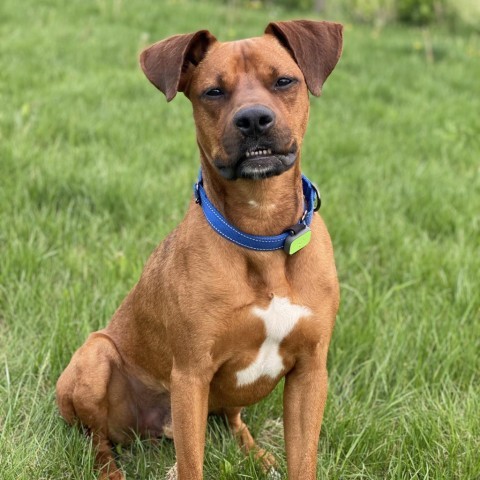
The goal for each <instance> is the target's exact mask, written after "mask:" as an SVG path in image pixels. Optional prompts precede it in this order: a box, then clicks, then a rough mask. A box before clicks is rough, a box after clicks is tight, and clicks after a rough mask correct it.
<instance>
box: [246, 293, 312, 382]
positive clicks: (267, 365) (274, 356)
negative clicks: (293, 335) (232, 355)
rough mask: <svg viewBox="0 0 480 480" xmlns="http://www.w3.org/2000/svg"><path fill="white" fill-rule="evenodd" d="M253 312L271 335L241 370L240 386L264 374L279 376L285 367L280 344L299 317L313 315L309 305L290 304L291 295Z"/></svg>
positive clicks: (277, 298) (273, 300)
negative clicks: (254, 356)
mask: <svg viewBox="0 0 480 480" xmlns="http://www.w3.org/2000/svg"><path fill="white" fill-rule="evenodd" d="M252 313H253V314H254V315H256V316H257V317H259V318H261V319H262V320H263V322H264V323H265V330H266V333H267V338H265V340H264V342H263V343H262V345H261V347H260V350H259V351H258V355H257V358H256V359H255V360H254V362H253V363H251V364H250V365H249V366H248V367H247V368H244V369H243V370H240V371H239V372H237V386H239V387H241V386H243V385H249V384H250V383H253V382H255V381H256V380H258V379H259V378H260V377H262V376H268V377H271V378H276V377H277V376H278V375H279V374H280V373H281V371H282V370H283V359H282V357H281V356H280V343H281V342H282V340H283V339H284V338H285V337H286V336H287V335H288V334H289V333H290V332H291V331H292V330H293V328H294V327H295V325H296V323H297V322H298V320H299V319H300V318H302V317H307V316H309V315H311V314H312V311H311V310H310V309H309V308H307V307H302V306H301V305H295V304H293V303H290V300H289V299H288V298H281V297H273V299H272V301H271V302H270V305H269V306H268V307H267V308H266V309H263V308H258V307H253V309H252Z"/></svg>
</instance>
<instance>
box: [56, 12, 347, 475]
mask: <svg viewBox="0 0 480 480" xmlns="http://www.w3.org/2000/svg"><path fill="white" fill-rule="evenodd" d="M341 48H342V27H341V25H338V24H334V23H329V22H313V21H293V22H278V23H271V24H270V25H268V27H267V29H266V31H265V35H263V36H262V37H258V38H252V39H247V40H241V41H236V42H228V43H220V42H218V41H216V39H215V38H214V37H213V36H212V35H211V34H210V33H209V32H208V31H205V30H203V31H199V32H196V33H193V34H189V35H176V36H173V37H170V38H167V39H166V40H164V41H162V42H158V43H156V44H154V45H152V46H151V47H149V48H147V49H146V50H145V51H144V52H143V53H142V55H141V66H142V68H143V71H144V72H145V74H146V76H147V77H148V79H149V80H150V81H151V82H152V83H153V84H154V85H155V86H156V87H157V88H158V89H160V90H161V91H162V92H163V93H165V95H166V97H167V100H171V99H172V98H173V97H174V96H175V94H176V92H177V91H182V92H184V93H185V95H186V96H187V97H188V98H189V99H190V101H191V102H192V104H193V114H194V118H195V123H196V128H197V142H198V146H199V148H200V161H201V168H202V172H203V185H204V189H205V192H206V195H208V198H209V199H210V201H211V202H212V204H213V205H214V206H215V207H216V208H217V210H218V212H220V214H221V215H223V217H224V218H225V219H227V221H228V222H229V223H230V224H233V225H234V226H235V227H236V228H237V229H239V230H240V231H242V232H245V233H246V234H254V235H278V234H279V233H281V232H284V231H285V230H288V229H289V228H290V227H291V226H292V225H296V224H299V219H302V218H303V213H304V209H305V200H304V195H303V192H302V180H301V171H300V148H301V145H302V139H303V136H304V133H305V129H306V126H307V119H308V112H309V102H308V90H310V92H312V93H313V94H315V95H319V94H320V91H321V87H322V84H323V82H324V81H325V80H326V78H327V77H328V75H329V74H330V73H331V71H332V70H333V68H334V67H335V65H336V63H337V61H338V59H339V57H340V53H341ZM202 208H203V207H202V205H199V204H198V203H197V202H195V201H194V199H192V201H191V203H190V206H189V209H188V212H187V214H186V216H185V218H184V220H183V221H182V223H181V224H180V225H179V226H178V227H177V228H176V229H175V230H174V231H173V232H172V233H171V234H170V235H169V236H168V237H167V238H166V239H165V241H164V242H163V243H162V244H161V245H160V246H159V247H158V248H157V249H156V250H155V251H154V253H153V254H152V256H151V257H150V259H149V260H148V262H147V264H146V266H145V269H144V271H143V274H142V276H141V278H140V280H139V282H138V283H137V285H136V286H135V287H134V288H133V290H132V291H131V292H130V293H129V294H128V296H127V297H126V299H125V300H124V301H123V303H122V304H121V306H120V307H119V309H118V310H117V311H116V313H115V315H114V316H113V319H112V320H111V322H110V323H109V325H108V326H107V327H106V328H105V329H103V330H100V331H98V332H95V333H92V334H91V335H90V336H89V338H88V339H87V341H86V343H85V344H84V345H83V346H82V347H81V348H80V349H79V350H78V351H77V352H76V353H75V354H74V356H73V358H72V360H71V362H70V364H69V365H68V367H67V368H66V369H65V371H64V372H63V374H62V376H61V377H60V379H59V380H58V384H57V401H58V405H59V408H60V412H61V414H62V416H63V417H64V418H65V419H66V420H67V421H68V422H69V423H74V422H76V421H79V422H80V423H81V424H82V425H84V426H85V427H86V428H87V429H88V430H89V431H90V432H91V434H92V436H93V439H94V443H95V446H96V451H97V454H96V462H97V465H98V467H99V468H100V478H102V479H107V478H108V479H111V480H113V479H116V480H117V479H123V478H124V477H123V474H122V473H121V471H120V470H119V469H118V468H117V467H116V465H115V462H114V460H113V457H112V453H111V450H110V448H111V443H110V442H127V441H128V440H129V437H130V435H131V432H132V431H134V432H136V433H138V434H140V435H144V436H150V437H152V436H153V437H155V436H160V435H162V434H165V435H171V428H172V426H171V419H173V438H174V442H175V449H176V455H177V465H178V478H179V479H181V480H187V479H191V480H194V479H201V478H203V473H202V469H203V451H204V443H205V428H206V421H207V415H208V413H209V412H213V413H221V414H223V415H225V416H226V418H227V420H228V422H229V425H230V427H231V429H232V430H233V432H234V433H235V435H236V436H237V437H238V439H239V442H240V444H241V445H242V447H243V448H244V450H246V451H249V450H252V449H254V450H255V452H256V453H257V454H258V456H259V457H261V460H262V461H263V463H264V465H265V466H267V467H268V466H269V465H271V464H272V463H273V458H272V457H271V456H270V455H269V454H266V453H265V452H264V451H262V450H260V449H258V448H257V447H256V445H255V442H254V440H253V438H252V437H251V435H250V433H249V431H248V429H247V427H246V425H245V424H244V423H243V422H242V420H241V416H240V413H241V409H242V407H243V406H246V405H251V404H253V403H255V402H258V401H259V400H261V399H262V398H264V397H265V396H266V395H268V394H269V393H270V392H271V391H272V390H273V388H274V387H275V385H276V384H277V383H278V381H279V380H280V379H281V378H282V377H284V376H285V390H284V402H283V403H284V430H285V445H286V453H287V463H288V477H289V478H290V479H291V480H295V479H297V480H308V479H313V478H315V472H316V463H317V444H318V437H319V433H320V427H321V423H322V416H323V410H324V406H325V400H326V396H327V367H326V360H327V350H328V345H329V342H330V336H331V334H332V329H333V325H334V321H335V315H336V312H337V308H338V303H339V289H338V282H337V275H336V271H335V265H334V259H333V251H332V246H331V242H330V238H329V235H328V232H327V230H326V228H325V225H324V223H323V221H322V219H321V218H320V216H319V215H318V214H315V215H313V220H312V223H311V231H312V235H311V241H310V243H309V244H308V245H307V246H306V247H305V248H302V249H301V250H300V251H298V252H297V253H295V254H293V255H288V254H287V253H285V252H284V251H283V250H274V251H257V250H253V249H248V248H244V247H242V246H239V245H237V244H235V243H233V242H230V241H229V240H227V239H226V238H224V237H222V236H221V235H219V234H217V233H216V232H215V231H214V230H213V229H212V228H211V227H210V225H209V224H208V223H207V221H206V217H205V215H204V213H203V211H202Z"/></svg>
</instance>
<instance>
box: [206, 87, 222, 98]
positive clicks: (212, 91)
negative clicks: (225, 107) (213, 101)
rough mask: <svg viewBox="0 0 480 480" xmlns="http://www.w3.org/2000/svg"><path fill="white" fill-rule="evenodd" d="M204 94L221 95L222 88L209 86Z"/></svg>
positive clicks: (209, 95)
mask: <svg viewBox="0 0 480 480" xmlns="http://www.w3.org/2000/svg"><path fill="white" fill-rule="evenodd" d="M204 95H205V96H206V97H210V98H213V97H221V96H222V95H223V90H222V89H221V88H210V89H209V90H207V91H206V92H205V93H204Z"/></svg>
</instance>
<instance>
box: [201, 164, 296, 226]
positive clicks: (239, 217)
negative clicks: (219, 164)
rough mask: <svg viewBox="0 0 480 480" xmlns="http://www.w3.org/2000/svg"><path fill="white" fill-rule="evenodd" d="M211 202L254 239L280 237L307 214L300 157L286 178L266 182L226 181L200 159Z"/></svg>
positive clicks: (205, 185) (268, 179) (213, 168)
mask: <svg viewBox="0 0 480 480" xmlns="http://www.w3.org/2000/svg"><path fill="white" fill-rule="evenodd" d="M201 164H202V172H203V184H204V188H205V191H206V193H207V195H208V198H209V199H210V201H211V202H212V203H213V204H214V205H215V207H216V208H217V210H218V211H219V212H220V213H221V214H222V215H223V216H224V217H225V218H226V219H227V220H228V221H229V222H230V223H231V224H233V225H234V226H235V227H236V228H238V229H240V230H242V231H244V232H245V233H250V234H252V235H278V234H280V233H282V232H283V231H285V230H286V229H287V228H288V227H290V226H292V225H294V224H296V223H298V221H299V220H300V218H301V216H302V214H303V212H304V199H303V190H302V176H301V171H300V155H299V157H298V158H297V160H296V162H295V165H294V166H293V167H292V168H291V169H290V170H288V171H287V172H284V173H283V174H281V175H279V176H276V177H271V178H267V179H264V180H245V179H238V180H226V179H224V178H223V177H222V176H221V175H220V174H219V173H218V172H217V171H216V170H215V167H213V166H212V165H211V164H210V163H209V162H208V161H207V160H205V159H204V158H201Z"/></svg>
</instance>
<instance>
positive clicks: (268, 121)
mask: <svg viewBox="0 0 480 480" xmlns="http://www.w3.org/2000/svg"><path fill="white" fill-rule="evenodd" d="M233 123H234V125H235V126H236V127H237V128H238V129H239V130H240V131H241V132H242V133H243V134H244V135H245V136H247V137H255V136H258V135H263V134H264V133H266V132H268V131H269V130H270V129H271V128H272V127H273V125H274V124H275V113H273V111H272V110H270V109H269V108H267V107H264V106H263V105H253V106H251V107H246V108H242V109H241V110H239V111H238V112H237V113H236V114H235V116H234V117H233Z"/></svg>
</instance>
